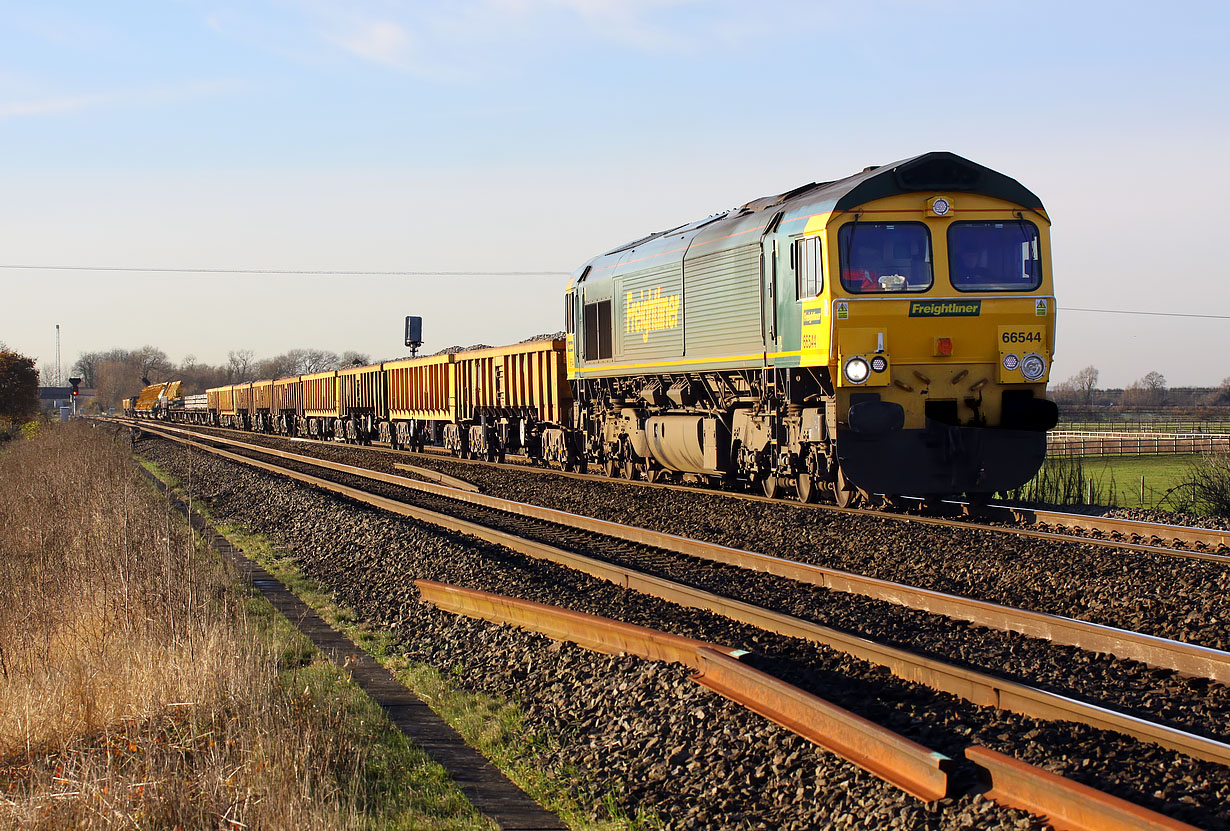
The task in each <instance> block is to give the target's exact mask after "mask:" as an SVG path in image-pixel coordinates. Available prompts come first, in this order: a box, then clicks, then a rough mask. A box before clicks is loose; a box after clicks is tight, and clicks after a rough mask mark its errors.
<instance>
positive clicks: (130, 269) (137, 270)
mask: <svg viewBox="0 0 1230 831" xmlns="http://www.w3.org/2000/svg"><path fill="white" fill-rule="evenodd" d="M0 269H17V270H25V271H119V272H127V273H134V274H285V275H306V276H313V277H537V276H545V277H566V276H568V275H569V274H571V273H572V272H570V271H363V270H353V271H351V270H341V271H315V270H308V269H291V268H152V267H134V266H118V265H0Z"/></svg>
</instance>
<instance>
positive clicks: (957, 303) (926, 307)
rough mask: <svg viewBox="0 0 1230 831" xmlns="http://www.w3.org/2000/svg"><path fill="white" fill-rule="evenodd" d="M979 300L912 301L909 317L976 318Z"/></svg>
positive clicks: (979, 308) (979, 304) (980, 303)
mask: <svg viewBox="0 0 1230 831" xmlns="http://www.w3.org/2000/svg"><path fill="white" fill-rule="evenodd" d="M981 311H982V301H981V300H912V301H910V317H978V315H979V313H980V312H981Z"/></svg>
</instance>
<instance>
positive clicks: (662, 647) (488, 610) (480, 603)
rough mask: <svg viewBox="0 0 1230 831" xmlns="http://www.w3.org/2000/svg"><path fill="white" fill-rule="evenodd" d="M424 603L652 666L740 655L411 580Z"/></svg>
mask: <svg viewBox="0 0 1230 831" xmlns="http://www.w3.org/2000/svg"><path fill="white" fill-rule="evenodd" d="M414 585H415V586H417V587H418V590H419V594H420V595H421V596H422V598H423V600H425V601H427V602H428V603H431V604H432V605H434V606H435V607H436V608H438V609H442V610H444V611H446V612H452V613H453V614H460V615H465V616H466V617H473V618H481V619H482V620H487V621H491V622H492V623H510V624H512V625H514V626H520V627H521V628H522V629H527V630H529V631H531V632H538V633H539V634H542V635H546V636H547V637H548V638H552V639H554V640H557V641H568V642H569V643H575V644H576V645H577V646H583V647H585V648H586V649H591V650H593V651H594V652H603V653H606V654H609V655H620V654H623V653H628V654H631V655H639V656H640V657H642V658H646V659H648V660H651V661H666V662H668V663H677V664H684V665H686V666H690V667H692V669H701V663H700V660H699V658H698V657H697V655H698V653H699V651H700V650H706V651H707V652H712V653H715V654H720V655H724V656H726V657H728V658H731V659H732V660H733V659H734V658H736V657H737V656H739V655H742V654H744V652H743V650H740V649H732V648H731V647H729V646H719V645H717V644H714V643H709V642H708V641H699V640H696V639H695V638H685V637H684V636H682V635H674V634H671V633H670V632H661V631H658V630H657V629H650V628H648V627H645V626H637V625H636V624H634V623H624V622H623V621H618V620H611V619H609V618H602V617H597V616H595V615H589V614H585V613H584V612H574V611H572V610H571V609H564V608H561V607H559V606H550V605H547V604H545V603H537V602H535V601H533V600H522V599H521V598H519V597H508V596H507V595H502V594H492V593H491V592H485V591H479V590H478V589H467V588H464V587H462V586H453V585H449V584H448V583H439V582H436V581H434V580H415V581H414Z"/></svg>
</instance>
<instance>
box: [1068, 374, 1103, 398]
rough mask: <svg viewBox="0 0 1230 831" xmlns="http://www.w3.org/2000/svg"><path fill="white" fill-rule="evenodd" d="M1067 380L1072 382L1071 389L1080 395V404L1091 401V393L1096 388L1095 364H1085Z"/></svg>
mask: <svg viewBox="0 0 1230 831" xmlns="http://www.w3.org/2000/svg"><path fill="white" fill-rule="evenodd" d="M1068 380H1070V381H1071V382H1072V387H1073V389H1075V390H1076V391H1077V393H1078V394H1079V395H1080V400H1081V403H1082V404H1092V403H1093V394H1094V392H1096V391H1097V389H1098V368H1097V367H1096V366H1087V367H1085V368H1084V369H1082V370H1081V371H1079V372H1077V373H1076V374H1075V375H1073V376H1072V377H1071V378H1069V379H1068Z"/></svg>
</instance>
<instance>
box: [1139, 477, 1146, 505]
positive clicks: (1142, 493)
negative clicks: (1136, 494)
mask: <svg viewBox="0 0 1230 831" xmlns="http://www.w3.org/2000/svg"><path fill="white" fill-rule="evenodd" d="M1144 506H1145V475H1144V474H1143V473H1142V474H1140V507H1142V508H1143V507H1144Z"/></svg>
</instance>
